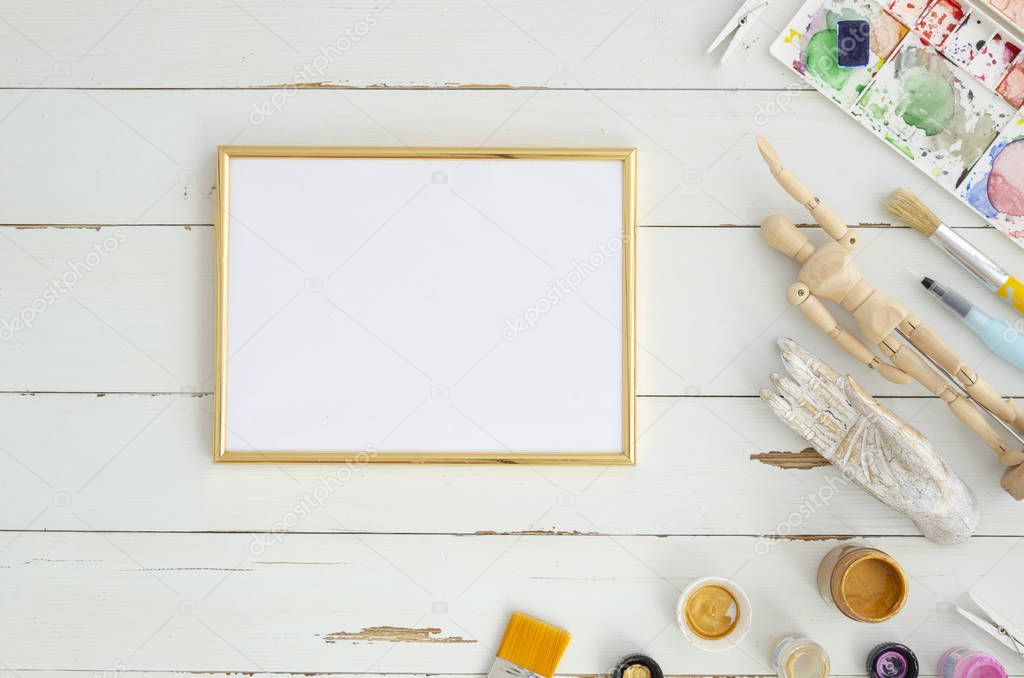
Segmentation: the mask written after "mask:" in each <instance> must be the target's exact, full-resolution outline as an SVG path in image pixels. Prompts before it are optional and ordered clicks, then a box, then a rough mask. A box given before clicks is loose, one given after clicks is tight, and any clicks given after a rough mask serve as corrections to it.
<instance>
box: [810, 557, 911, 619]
mask: <svg viewBox="0 0 1024 678" xmlns="http://www.w3.org/2000/svg"><path fill="white" fill-rule="evenodd" d="M818 590H819V591H820V592H821V597H822V598H824V599H825V602H827V603H830V604H831V605H832V606H834V607H835V608H837V609H838V610H839V611H840V612H842V613H843V614H844V615H846V616H847V617H849V618H850V619H853V620H854V621H859V622H867V623H869V624H876V623H878V622H883V621H885V620H886V619H890V618H892V617H894V616H895V615H896V613H898V612H899V611H900V610H902V609H903V606H904V604H906V602H907V594H908V592H909V590H910V584H909V582H908V581H907V576H906V574H904V572H903V568H902V567H900V564H899V563H897V562H896V561H895V560H893V559H892V557H890V556H889V555H888V554H887V553H885V552H883V551H879V550H878V549H875V548H871V547H869V546H864V545H862V544H845V545H843V546H837V547H836V548H834V549H832V550H831V551H829V552H828V554H827V555H826V556H825V557H824V558H823V559H822V561H821V565H819V566H818Z"/></svg>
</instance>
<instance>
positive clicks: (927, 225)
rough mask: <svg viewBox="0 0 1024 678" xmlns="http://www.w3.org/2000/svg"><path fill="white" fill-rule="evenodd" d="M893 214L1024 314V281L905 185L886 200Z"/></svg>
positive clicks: (886, 206)
mask: <svg viewBox="0 0 1024 678" xmlns="http://www.w3.org/2000/svg"><path fill="white" fill-rule="evenodd" d="M885 209H886V211H887V212H889V214H891V215H892V216H894V217H896V218H897V219H899V220H900V221H902V222H904V223H905V224H906V225H907V226H910V227H911V228H913V229H914V230H915V231H917V232H918V233H920V234H922V235H924V236H926V237H927V238H928V239H929V240H931V241H932V242H933V243H935V244H936V245H938V246H939V248H940V249H942V250H943V251H945V252H946V254H948V255H949V256H950V257H952V258H953V259H954V260H955V261H956V262H957V263H959V264H960V265H961V266H963V267H964V268H966V269H967V270H968V271H970V272H971V273H972V274H973V275H974V277H976V278H977V279H978V280H980V281H981V283H982V284H983V285H985V287H987V288H989V289H990V290H992V291H993V292H995V293H996V294H998V295H999V296H1000V297H1002V298H1003V299H1004V300H1005V301H1006V302H1007V303H1008V304H1010V305H1011V306H1013V307H1014V308H1015V309H1017V311H1018V312H1019V313H1021V314H1022V315H1024V284H1022V283H1021V282H1020V281H1019V280H1017V279H1016V278H1014V277H1013V276H1012V275H1010V274H1009V273H1007V272H1006V271H1004V270H1003V269H1002V268H1001V267H1000V266H999V265H998V264H997V263H996V262H994V261H992V260H991V259H989V258H988V257H987V256H985V255H984V254H982V253H981V251H979V250H978V248H976V247H975V246H974V245H972V244H971V243H969V242H967V241H966V240H964V238H963V237H961V236H960V235H959V234H958V233H957V232H956V231H954V230H953V229H952V228H950V227H949V226H947V225H946V224H944V223H942V220H941V219H939V217H937V216H936V215H935V212H932V211H931V210H930V209H928V207H927V206H926V205H925V204H924V203H923V202H921V200H920V199H919V198H918V197H917V196H916V195H914V194H913V193H911V192H910V191H906V190H904V189H902V188H897V189H896V190H895V191H893V192H892V193H890V194H889V197H888V198H886V200H885Z"/></svg>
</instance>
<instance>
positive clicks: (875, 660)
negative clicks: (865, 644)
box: [867, 643, 918, 678]
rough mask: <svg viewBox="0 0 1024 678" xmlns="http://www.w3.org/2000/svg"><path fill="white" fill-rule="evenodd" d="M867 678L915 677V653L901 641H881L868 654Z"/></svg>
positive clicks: (916, 671) (916, 668)
mask: <svg viewBox="0 0 1024 678" xmlns="http://www.w3.org/2000/svg"><path fill="white" fill-rule="evenodd" d="M867 669H868V676H869V678H917V674H918V663H917V655H915V654H914V651H913V650H911V649H910V648H909V647H907V646H906V645H903V644H902V643H882V644H881V645H877V646H875V648H874V649H873V650H871V653H870V654H869V655H868V666H867Z"/></svg>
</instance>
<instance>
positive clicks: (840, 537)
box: [761, 534, 856, 541]
mask: <svg viewBox="0 0 1024 678" xmlns="http://www.w3.org/2000/svg"><path fill="white" fill-rule="evenodd" d="M761 538H762V539H771V540H773V541H849V540H850V539H855V538H856V537H854V536H852V535H849V534H787V535H781V534H763V535H761Z"/></svg>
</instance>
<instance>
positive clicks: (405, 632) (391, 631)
mask: <svg viewBox="0 0 1024 678" xmlns="http://www.w3.org/2000/svg"><path fill="white" fill-rule="evenodd" d="M440 633H441V629H439V628H437V627H436V626H432V627H428V628H423V629H410V628H406V627H404V626H369V627H366V628H364V629H363V630H362V631H335V632H334V633H328V634H327V635H325V636H323V639H324V642H325V643H336V642H338V641H339V640H351V641H360V640H366V641H370V642H386V643H475V642H476V641H475V640H469V639H467V638H463V637H461V636H442V635H440Z"/></svg>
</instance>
